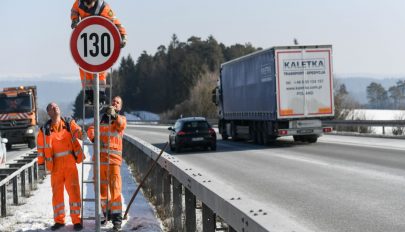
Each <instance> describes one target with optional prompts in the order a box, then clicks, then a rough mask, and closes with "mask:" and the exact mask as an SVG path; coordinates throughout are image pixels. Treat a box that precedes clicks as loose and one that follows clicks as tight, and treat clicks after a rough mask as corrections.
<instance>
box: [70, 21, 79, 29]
mask: <svg viewBox="0 0 405 232" xmlns="http://www.w3.org/2000/svg"><path fill="white" fill-rule="evenodd" d="M77 24H79V20H78V19H75V20H72V25H70V27H72V29H74V28H76V27H77Z"/></svg>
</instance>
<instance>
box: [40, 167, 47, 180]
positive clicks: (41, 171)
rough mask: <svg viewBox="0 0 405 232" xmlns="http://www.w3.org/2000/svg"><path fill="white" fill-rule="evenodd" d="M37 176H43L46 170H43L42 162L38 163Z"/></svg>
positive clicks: (41, 177)
mask: <svg viewBox="0 0 405 232" xmlns="http://www.w3.org/2000/svg"><path fill="white" fill-rule="evenodd" d="M38 176H39V178H40V179H43V178H45V176H46V170H45V165H44V164H40V165H38Z"/></svg>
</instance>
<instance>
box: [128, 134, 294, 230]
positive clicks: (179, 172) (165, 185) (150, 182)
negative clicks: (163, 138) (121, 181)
mask: <svg viewBox="0 0 405 232" xmlns="http://www.w3.org/2000/svg"><path fill="white" fill-rule="evenodd" d="M123 151H124V158H125V160H126V162H127V164H129V165H130V166H132V167H134V166H135V172H136V173H135V176H136V178H137V179H138V182H139V180H140V179H142V177H143V176H144V175H145V173H146V172H147V171H148V169H149V167H150V165H151V164H152V162H153V160H155V159H156V157H157V156H158V154H159V152H160V150H159V149H158V148H156V147H154V146H152V145H151V144H149V143H147V142H145V141H143V140H141V139H139V138H136V137H133V136H128V135H125V136H124V149H123ZM158 164H159V165H157V166H156V167H155V169H154V170H153V171H152V172H151V174H150V175H149V177H148V178H147V179H146V181H145V182H144V188H143V192H144V195H145V197H147V198H149V199H150V201H151V203H152V204H154V205H155V207H156V211H157V212H158V214H159V216H160V218H161V220H162V221H164V222H165V224H166V226H168V227H169V231H197V230H196V218H197V217H199V215H201V214H197V213H196V209H202V227H203V231H204V232H214V231H218V230H225V231H231V232H234V231H239V232H265V231H279V230H283V231H301V229H299V228H297V227H299V226H297V225H295V224H294V223H285V221H286V220H279V219H280V217H277V216H275V214H276V212H268V211H266V209H265V208H263V205H262V204H261V203H259V202H256V201H254V200H253V199H249V198H248V197H245V196H241V195H240V194H241V193H238V191H235V190H234V189H233V188H231V187H229V186H228V185H227V184H226V183H223V182H221V181H218V180H217V179H215V178H213V177H210V175H209V173H208V174H206V173H200V172H198V171H197V170H194V169H193V168H192V167H190V166H189V165H188V164H186V163H184V162H182V161H180V160H178V159H177V158H176V157H175V156H172V155H170V154H167V153H163V155H162V156H161V158H160V159H159V160H158ZM183 192H184V194H183ZM218 218H220V219H222V220H221V221H218V222H224V223H222V224H224V226H223V227H221V228H217V226H218V224H221V223H217V219H218Z"/></svg>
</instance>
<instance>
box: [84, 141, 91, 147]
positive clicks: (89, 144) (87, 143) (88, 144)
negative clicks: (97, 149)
mask: <svg viewBox="0 0 405 232" xmlns="http://www.w3.org/2000/svg"><path fill="white" fill-rule="evenodd" d="M83 145H87V146H93V143H92V142H87V141H86V142H83Z"/></svg>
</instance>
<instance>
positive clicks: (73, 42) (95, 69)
mask: <svg viewBox="0 0 405 232" xmlns="http://www.w3.org/2000/svg"><path fill="white" fill-rule="evenodd" d="M94 24H98V25H101V26H103V27H105V28H106V29H107V30H108V31H109V32H110V33H111V35H112V37H113V40H114V50H113V53H112V54H111V56H110V58H109V59H108V60H107V61H106V62H104V63H103V64H100V65H92V64H89V63H87V62H86V61H85V60H83V59H82V58H81V57H80V54H79V51H78V50H77V40H78V38H79V35H80V33H81V32H82V31H83V30H84V29H85V28H86V27H88V26H90V25H94ZM70 51H71V53H72V56H73V59H74V60H75V62H76V63H77V65H79V66H80V68H82V69H83V70H85V71H87V72H90V73H99V72H103V71H106V70H108V69H109V68H110V67H111V66H113V65H114V63H115V62H116V61H117V59H118V57H119V56H120V51H121V35H120V33H119V31H118V29H117V27H116V26H115V25H114V24H113V23H112V22H111V21H110V20H108V19H107V18H104V17H101V16H91V17H87V18H85V19H84V20H83V21H81V22H80V23H79V25H77V27H76V28H75V29H74V30H73V32H72V35H71V37H70Z"/></svg>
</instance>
